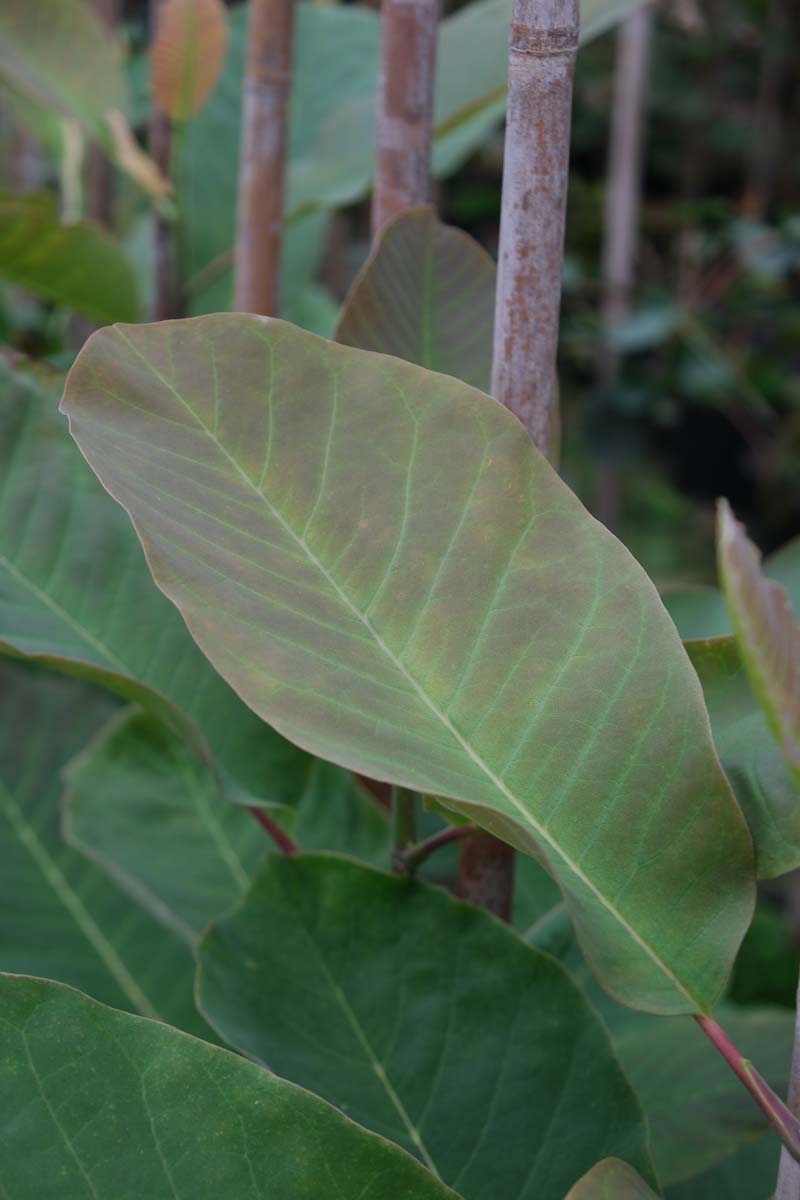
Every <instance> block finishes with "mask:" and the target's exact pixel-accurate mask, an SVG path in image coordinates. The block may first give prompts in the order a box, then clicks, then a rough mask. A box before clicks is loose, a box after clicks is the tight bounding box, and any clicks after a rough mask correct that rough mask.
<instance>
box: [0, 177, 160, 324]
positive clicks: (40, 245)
mask: <svg viewBox="0 0 800 1200" xmlns="http://www.w3.org/2000/svg"><path fill="white" fill-rule="evenodd" d="M0 276H2V278H4V279H8V280H10V281H11V282H12V283H16V284H19V285H20V286H21V287H25V288H28V289H29V291H31V292H34V293H35V294H36V295H37V296H40V297H41V298H42V299H44V300H51V301H54V302H55V303H56V304H63V305H65V306H66V307H67V308H74V309H77V311H78V312H82V313H85V314H86V315H87V316H89V317H94V318H95V320H97V321H100V322H102V323H103V324H111V323H112V322H114V321H135V320H136V319H137V317H138V314H139V299H138V296H137V285H136V276H135V274H134V271H133V267H132V266H131V264H130V262H129V261H128V258H127V256H126V255H125V252H124V251H123V249H122V247H121V246H120V244H119V243H118V242H117V241H116V240H115V239H114V238H113V237H112V236H111V234H109V233H107V232H106V231H105V230H104V229H101V228H100V226H99V225H95V224H94V223H93V222H91V221H76V222H73V223H72V224H69V225H62V224H61V223H60V221H59V218H58V211H57V209H56V204H55V201H54V199H53V198H52V196H50V195H48V194H47V193H46V192H35V193H31V194H29V195H26V196H19V195H13V194H11V193H7V192H6V193H0Z"/></svg>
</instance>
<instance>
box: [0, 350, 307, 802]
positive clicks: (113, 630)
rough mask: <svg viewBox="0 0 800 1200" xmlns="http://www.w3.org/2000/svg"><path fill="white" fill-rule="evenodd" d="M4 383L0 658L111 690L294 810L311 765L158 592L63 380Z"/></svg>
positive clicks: (12, 377)
mask: <svg viewBox="0 0 800 1200" xmlns="http://www.w3.org/2000/svg"><path fill="white" fill-rule="evenodd" d="M0 383H2V387H0V474H2V477H3V479H4V481H5V486H4V489H3V492H2V496H0V652H3V653H7V654H8V653H11V654H16V655H22V656H24V657H26V658H31V659H35V660H37V661H39V662H42V663H44V664H45V665H47V666H49V667H52V668H54V669H56V670H59V671H65V672H67V673H69V674H72V675H77V676H80V677H83V678H87V679H91V680H93V681H94V682H96V683H100V684H102V685H103V686H104V687H107V688H110V689H112V690H113V691H115V692H117V693H118V694H120V695H122V696H124V697H125V698H126V699H128V700H133V701H135V702H136V703H137V704H141V705H143V706H144V707H145V708H147V709H148V710H149V711H151V712H153V713H154V714H156V715H157V716H159V717H160V718H161V719H162V720H164V721H166V722H167V723H168V724H169V725H170V726H171V727H172V728H173V729H175V730H176V731H177V732H178V733H179V734H180V736H181V737H183V738H184V739H185V740H186V741H187V743H188V744H189V745H190V746H191V747H192V749H193V750H194V751H195V753H197V754H198V755H200V756H201V757H203V758H205V759H209V757H210V756H212V755H213V757H214V758H215V759H216V760H217V762H218V763H221V765H222V767H223V768H224V770H225V771H226V772H227V773H228V774H230V775H231V776H234V777H235V781H236V782H237V783H238V784H239V785H241V786H242V787H244V788H246V789H248V791H249V792H250V793H251V795H252V796H263V797H265V798H266V799H267V800H270V801H276V802H277V801H280V802H283V803H289V804H291V803H293V802H294V801H295V800H296V799H297V798H298V796H300V795H301V794H302V793H303V791H304V789H305V788H306V787H308V786H310V784H311V779H312V773H313V771H314V764H313V760H312V759H310V758H309V757H308V756H307V755H305V754H302V753H300V752H299V751H298V750H297V749H296V748H295V747H293V746H290V745H289V744H288V743H287V742H285V741H283V740H282V739H281V738H279V737H278V736H277V734H276V733H275V732H274V731H273V730H272V729H270V728H269V727H268V726H266V725H265V724H264V723H263V721H261V720H260V719H259V718H258V717H257V716H256V715H255V714H254V713H252V712H251V711H250V710H249V709H248V708H247V707H246V706H245V705H244V704H242V702H241V701H240V700H239V699H238V698H237V697H236V695H235V694H234V693H233V692H232V691H231V689H230V688H229V687H228V686H227V685H226V684H225V683H223V681H222V680H221V679H220V678H219V676H218V675H217V674H216V672H215V671H213V670H212V669H211V668H210V667H209V665H208V663H207V662H206V660H205V659H204V658H203V655H202V654H200V653H199V651H198V650H197V648H196V646H195V645H194V643H193V641H192V639H191V637H190V636H189V634H188V633H187V631H186V627H185V625H184V623H183V621H182V620H181V618H180V616H179V614H178V613H177V612H176V611H175V609H174V608H173V606H172V605H171V604H169V603H168V601H167V600H165V598H164V597H163V596H162V595H161V593H160V592H159V590H158V589H157V588H156V587H154V585H153V581H152V579H151V577H150V574H149V572H148V570H147V565H146V563H145V560H144V558H143V557H142V552H141V547H140V546H139V544H138V542H137V540H136V537H135V535H134V533H133V530H132V529H131V528H130V524H129V523H128V521H127V520H126V519H125V516H124V514H123V513H121V512H120V511H119V509H118V508H117V506H116V505H115V504H113V503H112V502H111V501H110V500H109V498H108V496H107V495H106V494H105V493H104V491H103V489H102V488H101V487H100V486H99V484H98V483H97V480H96V479H95V478H94V476H93V475H92V473H91V471H89V470H88V469H87V467H86V464H85V463H84V461H83V459H82V458H81V456H80V454H79V453H78V452H77V450H76V447H75V445H74V443H73V442H72V440H71V438H70V437H69V434H68V432H67V429H66V426H65V424H64V422H63V420H62V419H61V418H60V417H59V415H58V411H57V407H56V406H57V400H56V396H57V394H58V391H57V390H56V380H55V379H53V380H52V381H48V380H47V378H46V377H45V376H43V375H41V374H40V375H39V376H38V377H34V376H32V375H28V374H25V373H23V372H22V371H21V370H17V371H12V370H11V369H10V368H9V367H7V366H6V365H5V364H4V363H3V362H2V361H0ZM59 390H60V389H59ZM225 782H226V788H227V790H229V791H230V792H232V793H233V792H234V788H233V783H232V782H231V781H229V779H228V778H227V776H226V781H225Z"/></svg>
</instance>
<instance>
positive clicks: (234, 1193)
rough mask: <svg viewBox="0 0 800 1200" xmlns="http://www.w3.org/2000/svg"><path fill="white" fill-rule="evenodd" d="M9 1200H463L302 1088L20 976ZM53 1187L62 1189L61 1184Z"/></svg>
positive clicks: (4, 1001) (0, 1138) (12, 999)
mask: <svg viewBox="0 0 800 1200" xmlns="http://www.w3.org/2000/svg"><path fill="white" fill-rule="evenodd" d="M0 1013H1V1014H2V1016H0V1108H1V1109H2V1111H3V1113H4V1114H6V1115H5V1118H4V1121H3V1124H2V1127H0V1153H1V1154H2V1161H3V1194H4V1196H5V1197H7V1198H8V1200H41V1197H42V1195H43V1192H42V1187H43V1182H44V1181H48V1180H49V1181H52V1184H53V1186H52V1187H51V1186H50V1184H49V1183H47V1182H44V1187H45V1189H46V1190H50V1191H51V1193H53V1194H57V1195H58V1196H59V1198H60V1200H61V1198H63V1200H72V1197H75V1200H78V1197H81V1198H82V1197H85V1196H86V1197H88V1196H91V1197H93V1198H94V1200H139V1197H143V1196H147V1197H153V1198H154V1200H155V1197H161V1196H164V1197H166V1196H187V1197H188V1196H191V1197H192V1200H220V1197H223V1196H225V1197H230V1198H231V1200H234V1198H235V1200H239V1198H240V1197H241V1198H242V1200H244V1197H248V1200H249V1198H251V1197H252V1200H278V1198H280V1200H398V1197H400V1196H408V1197H411V1196H413V1197H414V1200H448V1197H449V1198H450V1200H458V1198H457V1197H456V1196H455V1194H454V1193H453V1192H451V1191H450V1190H449V1189H448V1188H446V1187H445V1186H444V1185H443V1184H441V1183H440V1182H439V1181H438V1180H437V1179H435V1178H434V1176H433V1175H431V1174H430V1172H429V1171H426V1170H425V1169H424V1168H423V1167H421V1166H420V1165H419V1164H418V1163H416V1162H415V1161H414V1159H413V1158H411V1157H410V1156H409V1155H408V1154H406V1153H405V1152H404V1151H402V1150H400V1149H399V1148H398V1147H397V1146H391V1145H389V1143H388V1142H386V1141H384V1140H383V1138H379V1137H376V1136H375V1135H374V1134H372V1133H368V1132H367V1131H366V1130H364V1129H359V1128H358V1126H357V1125H354V1124H353V1122H352V1121H349V1120H348V1119H347V1118H346V1117H344V1116H342V1114H341V1113H338V1112H336V1110H335V1109H333V1108H331V1107H330V1105H328V1104H325V1103H324V1102H323V1101H322V1100H319V1099H317V1097H316V1096H311V1095H309V1093H308V1092H304V1091H303V1090H302V1089H301V1088H298V1087H295V1086H294V1084H291V1083H287V1082H286V1081H285V1080H283V1079H278V1078H277V1077H276V1076H274V1075H270V1074H269V1073H268V1072H267V1071H263V1070H262V1069H261V1068H260V1067H257V1066H255V1065H254V1064H253V1063H248V1062H246V1061H245V1060H244V1059H243V1058H240V1057H239V1056H238V1055H235V1054H230V1053H228V1051H226V1050H220V1049H218V1048H217V1047H215V1046H210V1045H208V1044H207V1043H205V1042H201V1041H197V1040H196V1039H195V1038H192V1037H188V1036H187V1035H186V1034H183V1033H179V1032H178V1031H177V1030H175V1029H170V1028H169V1027H168V1026H165V1025H161V1024H159V1023H158V1022H155V1021H146V1020H143V1019H142V1018H141V1017H131V1016H128V1015H127V1014H125V1013H120V1012H115V1011H114V1010H113V1009H111V1008H106V1007H105V1006H104V1005H101V1004H97V1003H96V1002H95V1001H92V1000H90V999H88V997H86V996H83V995H81V993H80V992H75V991H73V990H72V989H71V988H66V987H63V986H61V985H59V984H55V983H49V982H47V981H46V980H42V979H29V978H26V977H24V976H5V977H3V978H2V980H1V981H0ZM56 1181H57V1182H56Z"/></svg>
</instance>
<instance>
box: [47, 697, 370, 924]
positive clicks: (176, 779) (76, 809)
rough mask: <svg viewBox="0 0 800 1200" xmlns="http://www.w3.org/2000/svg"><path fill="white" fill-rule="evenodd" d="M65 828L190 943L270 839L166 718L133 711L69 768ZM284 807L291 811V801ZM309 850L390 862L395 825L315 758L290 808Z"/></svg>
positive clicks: (232, 895)
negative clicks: (227, 796)
mask: <svg viewBox="0 0 800 1200" xmlns="http://www.w3.org/2000/svg"><path fill="white" fill-rule="evenodd" d="M66 782H67V785H68V792H67V796H66V810H65V832H66V836H67V838H68V839H69V841H70V842H71V843H72V844H73V845H75V846H76V847H78V848H79V849H81V850H83V851H84V852H85V853H87V854H88V855H89V856H90V857H91V858H92V859H94V860H96V861H97V862H98V863H99V865H100V866H102V867H103V869H104V870H106V871H107V872H108V873H109V874H110V875H111V876H112V878H114V879H115V880H117V881H118V882H119V885H120V886H121V887H122V888H123V889H124V890H126V891H127V892H128V893H129V894H130V895H131V896H132V897H133V898H134V899H136V900H138V901H139V902H140V903H141V904H142V905H143V906H144V907H145V908H147V909H149V911H150V912H152V914H153V915H154V916H155V917H156V918H157V919H158V920H160V921H162V922H163V923H164V924H165V925H167V926H168V927H169V928H172V929H174V930H175V931H176V932H177V933H178V934H179V935H180V936H181V937H183V938H184V939H185V940H186V941H188V942H190V943H192V942H193V941H194V939H195V938H196V937H197V936H198V935H199V934H200V933H201V932H202V931H203V929H204V928H205V927H206V925H207V924H208V923H209V921H211V920H212V918H213V917H216V916H219V915H220V913H223V912H226V911H227V910H228V909H229V908H231V907H232V906H233V905H234V904H235V903H236V901H237V900H239V899H240V898H241V896H242V895H243V894H244V892H245V890H246V888H247V887H248V885H249V884H250V882H251V880H252V878H253V876H254V874H255V872H256V868H257V867H258V865H259V864H260V863H261V861H262V859H263V857H264V854H265V852H266V851H267V849H269V843H268V840H267V838H266V836H265V833H264V830H263V829H261V828H260V826H259V825H258V824H257V823H256V822H255V821H254V820H253V818H252V816H251V814H250V813H248V812H246V811H245V810H244V809H243V808H240V807H239V806H238V805H233V804H228V803H226V802H225V801H224V800H223V799H222V798H221V797H220V795H219V788H218V787H217V783H216V779H215V778H214V775H213V772H212V771H211V770H210V769H209V768H208V767H207V766H206V765H205V764H204V763H202V762H200V760H199V759H198V758H197V757H196V756H195V755H193V754H191V752H190V751H188V750H187V748H186V746H185V744H184V743H183V742H182V741H181V740H180V739H179V738H177V737H176V736H175V735H174V734H173V733H172V732H171V731H170V730H169V729H168V728H167V727H166V726H165V725H163V724H161V723H159V722H158V721H156V720H155V719H154V718H153V717H151V716H149V715H148V714H145V713H143V712H141V711H137V710H133V711H128V712H126V713H123V714H122V715H121V716H119V717H118V718H117V719H116V720H114V721H113V722H112V723H111V724H110V725H109V726H108V727H107V728H105V729H104V730H103V731H102V734H101V735H99V736H98V737H97V738H95V739H94V740H93V742H92V744H91V745H89V746H87V748H86V749H85V750H84V751H83V753H82V754H80V755H79V756H78V758H76V759H75V760H74V761H73V762H72V763H71V764H70V765H69V767H68V768H67V771H66ZM284 811H286V810H284ZM291 815H292V816H293V817H294V818H295V820H294V821H293V823H292V826H291V832H292V837H293V838H295V839H296V840H297V841H298V842H299V844H300V845H301V846H302V847H304V848H305V849H317V848H325V849H342V850H346V851H347V852H348V853H351V854H354V855H359V856H364V857H367V858H371V857H375V858H377V859H379V860H380V861H382V862H383V863H384V864H387V865H388V862H389V853H390V852H389V844H388V843H389V836H388V823H387V821H386V819H385V817H383V816H382V815H381V814H379V813H378V811H377V808H376V807H374V805H372V804H371V803H370V801H369V800H368V799H367V798H366V796H364V797H360V796H359V795H358V793H356V792H355V790H354V789H353V787H352V786H351V784H350V782H349V780H348V777H347V775H346V774H345V773H344V772H343V771H340V770H338V769H337V768H336V767H333V766H331V765H330V764H329V763H323V762H320V761H319V760H316V761H315V762H314V764H313V766H312V768H311V773H310V775H309V781H308V786H307V787H306V789H305V791H304V792H303V793H302V794H301V795H300V796H299V797H298V799H297V802H296V804H295V806H294V810H293V812H292V814H291Z"/></svg>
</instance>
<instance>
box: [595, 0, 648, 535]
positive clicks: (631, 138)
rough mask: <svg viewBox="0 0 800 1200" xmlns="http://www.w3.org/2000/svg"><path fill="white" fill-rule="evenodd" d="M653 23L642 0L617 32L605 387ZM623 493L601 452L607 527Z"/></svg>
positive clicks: (632, 251) (625, 282)
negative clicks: (639, 5)
mask: <svg viewBox="0 0 800 1200" xmlns="http://www.w3.org/2000/svg"><path fill="white" fill-rule="evenodd" d="M652 23H653V21H652V13H651V10H650V7H649V5H643V6H642V7H641V8H637V9H634V11H633V12H632V13H631V14H630V16H628V17H626V18H625V20H624V21H623V23H622V25H621V26H620V28H619V32H618V33H617V49H616V63H615V69H614V103H613V107H612V110H611V130H610V134H609V142H608V171H607V176H606V193H605V208H604V214H603V268H602V270H603V330H602V335H601V339H600V353H599V355H598V376H599V381H600V384H601V386H602V387H603V388H605V389H611V388H613V387H614V386H615V384H616V382H617V377H618V375H619V358H620V356H619V351H618V350H617V348H616V346H615V345H614V330H615V327H616V326H617V325H619V324H620V322H622V321H623V320H624V319H625V317H626V316H627V315H628V309H629V306H630V296H631V289H632V287H633V280H634V273H635V264H636V247H637V241H638V232H639V206H640V200H641V176H642V169H641V159H642V154H641V149H642V126H643V123H644V109H645V104H646V95H647V64H648V61H649V57H650V38H651V33H652ZM620 498H621V497H620V478H619V470H618V468H617V467H616V466H615V465H614V463H613V462H610V461H608V459H604V458H602V457H601V459H600V461H599V462H598V464H597V485H596V490H595V503H594V512H595V515H596V516H597V517H598V519H599V520H600V521H602V522H603V524H604V525H605V526H606V527H607V528H608V529H615V528H616V526H617V525H618V524H619V510H620Z"/></svg>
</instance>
